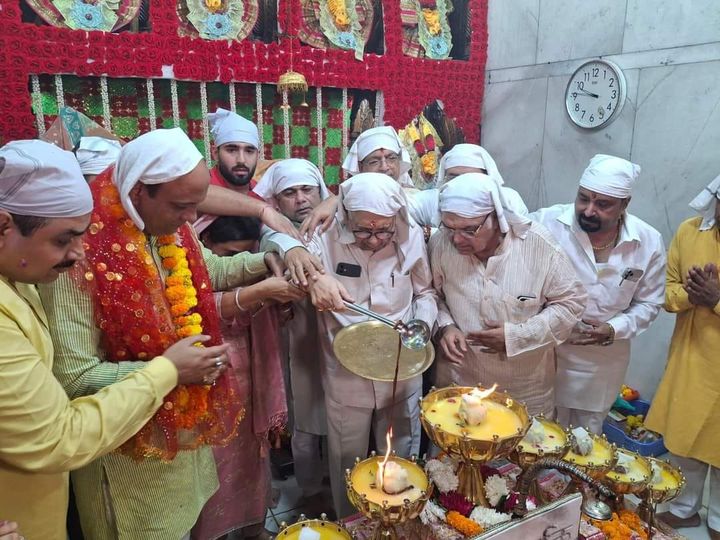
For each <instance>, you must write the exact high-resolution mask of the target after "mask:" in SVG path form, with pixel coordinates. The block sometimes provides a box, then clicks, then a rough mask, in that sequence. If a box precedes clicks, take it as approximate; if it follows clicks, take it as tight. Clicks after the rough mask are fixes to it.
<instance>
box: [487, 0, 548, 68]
mask: <svg viewBox="0 0 720 540" xmlns="http://www.w3.org/2000/svg"><path fill="white" fill-rule="evenodd" d="M489 1H490V3H489V5H488V60H487V65H486V69H488V70H490V69H498V68H506V67H514V66H526V65H530V64H534V63H535V56H536V51H537V35H538V13H539V10H540V0H513V1H512V2H508V1H507V0H489Z"/></svg>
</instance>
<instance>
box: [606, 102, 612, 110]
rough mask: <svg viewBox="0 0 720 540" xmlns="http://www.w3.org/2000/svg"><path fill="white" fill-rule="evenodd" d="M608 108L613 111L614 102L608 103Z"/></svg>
mask: <svg viewBox="0 0 720 540" xmlns="http://www.w3.org/2000/svg"><path fill="white" fill-rule="evenodd" d="M607 110H608V111H612V102H610V103H608V106H607Z"/></svg>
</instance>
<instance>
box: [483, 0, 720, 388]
mask: <svg viewBox="0 0 720 540" xmlns="http://www.w3.org/2000/svg"><path fill="white" fill-rule="evenodd" d="M489 2H490V5H489V45H488V63H487V73H486V88H485V100H484V104H483V108H484V110H483V124H482V144H483V146H485V148H487V149H488V151H490V153H491V154H492V155H493V156H494V157H495V159H496V161H497V163H498V166H499V168H500V171H501V172H502V174H503V177H504V178H505V181H506V182H507V183H508V184H509V185H511V186H512V187H514V188H516V189H517V190H518V191H519V192H520V193H521V194H522V195H523V197H524V198H525V201H526V203H527V205H528V207H529V208H530V209H531V210H532V209H535V208H539V207H541V206H545V205H551V204H555V203H558V202H571V201H572V200H573V198H574V193H575V191H576V187H577V181H578V178H579V176H580V174H581V173H582V171H583V169H584V168H585V166H586V165H587V162H588V161H589V159H590V158H591V157H592V156H593V155H595V154H597V153H607V154H613V155H617V156H621V157H624V158H626V159H630V160H632V161H633V162H635V163H638V164H640V165H641V166H642V169H643V171H642V174H641V176H640V179H639V181H638V183H637V185H636V188H635V192H634V196H633V200H632V202H631V204H630V211H631V212H632V213H634V214H636V215H637V216H639V217H641V218H642V219H644V220H646V221H647V222H649V223H650V224H652V225H653V226H654V227H656V228H657V229H658V230H659V231H660V232H661V233H662V234H663V236H664V238H665V241H666V244H669V242H670V240H671V239H672V235H673V233H674V231H675V229H676V228H677V226H678V224H679V223H680V222H681V221H683V220H684V219H686V218H687V217H689V216H691V215H692V213H691V211H690V209H689V208H688V206H687V203H688V202H689V201H690V199H692V198H693V197H694V196H695V194H697V192H699V191H700V190H701V189H702V188H703V187H704V186H705V185H706V184H707V183H709V182H710V180H712V179H713V178H714V177H715V176H717V175H718V174H720V151H718V149H720V4H718V2H717V0H683V1H677V0H595V1H593V2H581V1H578V0H512V1H507V0H489ZM598 56H603V57H605V58H608V59H610V60H612V61H614V62H615V63H616V64H618V65H619V66H620V67H621V68H622V69H623V72H624V74H625V78H626V79H627V100H626V102H625V106H624V108H623V110H622V112H621V114H620V116H619V117H618V119H617V120H615V121H614V122H612V123H611V124H610V125H609V126H607V127H605V128H604V129H600V130H596V131H586V130H583V129H580V128H578V127H577V126H575V125H574V124H573V123H572V122H570V120H569V118H568V116H567V113H566V111H565V102H564V91H565V86H566V84H567V81H568V79H569V77H570V75H571V74H572V73H573V71H574V70H575V69H576V68H577V67H578V66H579V65H580V64H581V63H583V62H584V61H585V60H588V59H590V58H592V57H598ZM673 324H674V316H671V315H668V314H665V313H663V314H661V316H660V317H659V318H658V320H657V321H656V322H655V323H654V325H653V326H652V327H651V328H650V329H649V330H648V331H647V332H645V333H644V334H643V335H641V336H640V337H638V338H637V339H636V340H635V342H634V344H633V355H632V360H631V365H630V369H629V373H628V377H627V380H628V383H629V384H631V385H635V386H637V387H638V388H639V389H640V390H641V391H642V392H643V394H645V395H647V396H652V394H653V393H654V392H655V389H656V387H657V383H658V381H659V379H660V377H661V375H662V371H663V369H664V365H665V359H666V354H667V346H668V343H669V341H670V335H671V333H672V328H673Z"/></svg>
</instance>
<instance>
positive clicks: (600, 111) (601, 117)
mask: <svg viewBox="0 0 720 540" xmlns="http://www.w3.org/2000/svg"><path fill="white" fill-rule="evenodd" d="M598 116H599V117H600V120H602V119H603V118H605V109H603V108H602V107H598Z"/></svg>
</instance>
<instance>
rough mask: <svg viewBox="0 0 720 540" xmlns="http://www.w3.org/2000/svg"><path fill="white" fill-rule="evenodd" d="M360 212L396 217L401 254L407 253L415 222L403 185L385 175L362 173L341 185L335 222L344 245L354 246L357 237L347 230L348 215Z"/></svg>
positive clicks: (396, 233)
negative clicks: (338, 226) (411, 216)
mask: <svg viewBox="0 0 720 540" xmlns="http://www.w3.org/2000/svg"><path fill="white" fill-rule="evenodd" d="M358 211H362V212H371V213H373V214H377V215H378V216H383V217H391V216H397V218H396V222H395V227H396V229H395V230H396V232H395V236H396V238H397V243H398V245H399V247H400V250H401V251H402V252H403V253H404V252H406V251H407V245H406V244H407V242H408V238H409V235H410V227H411V226H412V225H414V222H411V220H410V216H409V214H408V201H407V196H406V195H405V192H404V191H403V189H402V186H400V184H398V183H397V182H396V181H395V180H393V179H392V178H390V177H389V176H388V175H387V174H382V173H359V174H356V175H355V176H353V177H352V178H350V179H349V180H346V181H345V182H343V183H342V184H340V193H339V202H338V207H337V211H336V213H335V218H336V219H337V221H338V224H339V225H340V241H341V242H344V243H346V244H352V243H353V242H355V236H354V235H353V233H352V230H350V228H349V227H348V224H349V219H350V216H349V215H348V212H358ZM411 224H412V225H411Z"/></svg>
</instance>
